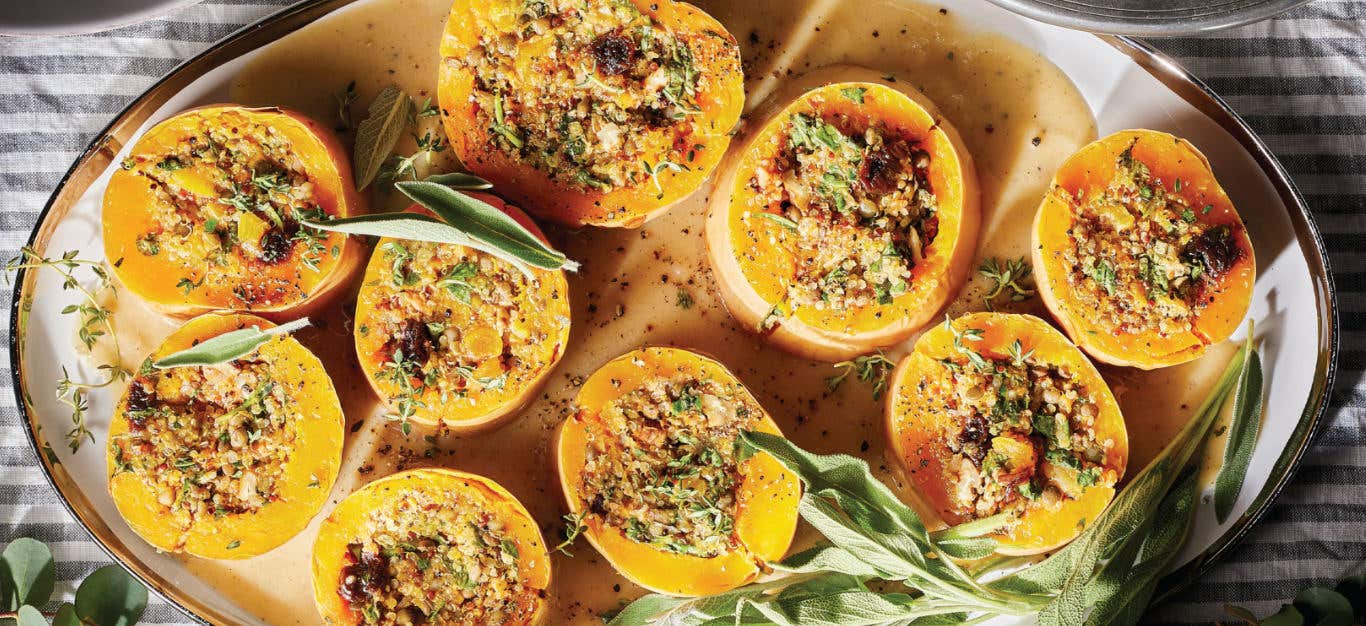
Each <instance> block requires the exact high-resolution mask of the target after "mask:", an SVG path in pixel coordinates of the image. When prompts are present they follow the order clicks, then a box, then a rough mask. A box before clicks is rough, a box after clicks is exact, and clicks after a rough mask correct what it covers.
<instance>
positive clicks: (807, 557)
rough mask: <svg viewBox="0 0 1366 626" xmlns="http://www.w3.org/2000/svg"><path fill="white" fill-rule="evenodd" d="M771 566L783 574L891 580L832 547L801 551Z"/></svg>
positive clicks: (889, 575) (888, 575) (846, 552)
mask: <svg viewBox="0 0 1366 626" xmlns="http://www.w3.org/2000/svg"><path fill="white" fill-rule="evenodd" d="M772 565H773V569H776V570H779V571H784V572H794V573H805V572H838V573H842V574H849V575H851V576H858V577H862V578H882V579H890V578H892V575H891V574H889V573H887V572H884V571H882V570H879V569H877V568H876V567H873V566H871V565H869V564H867V563H865V562H864V561H862V560H860V559H859V558H858V557H855V556H854V555H852V554H850V553H849V551H848V550H845V549H844V548H840V547H838V546H832V545H820V546H816V547H813V548H810V549H807V550H803V551H801V552H798V553H796V554H793V555H792V556H789V557H787V558H785V559H783V560H782V561H780V562H778V563H773V564H772Z"/></svg>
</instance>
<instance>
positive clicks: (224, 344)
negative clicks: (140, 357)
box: [151, 317, 309, 370]
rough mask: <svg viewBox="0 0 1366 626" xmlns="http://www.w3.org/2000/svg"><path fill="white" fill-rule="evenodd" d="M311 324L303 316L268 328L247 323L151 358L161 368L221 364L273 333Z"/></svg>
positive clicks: (269, 337) (153, 364) (248, 349)
mask: <svg viewBox="0 0 1366 626" xmlns="http://www.w3.org/2000/svg"><path fill="white" fill-rule="evenodd" d="M308 325H309V321H308V318H307V317H304V318H300V319H297V320H294V321H292V322H288V323H285V324H281V325H279V326H275V327H273V328H267V329H266V330H261V329H260V328H257V327H255V326H248V327H247V328H242V329H238V330H234V331H229V332H226V333H223V334H221V335H218V336H217V337H211V338H209V339H205V340H204V341H201V342H199V343H198V344H196V345H194V346H192V347H189V348H186V349H184V350H181V351H179V352H175V353H172V354H168V355H166V356H164V357H161V358H160V359H157V360H155V361H152V364H151V365H152V367H153V368H156V369H159V370H164V369H170V368H172V367H186V366H190V365H221V364H223V363H228V362H230V361H235V360H237V359H240V358H242V357H244V356H246V355H248V354H251V353H252V352H255V351H256V349H257V348H259V347H261V346H262V345H264V344H265V343H266V342H267V341H270V339H271V337H275V336H276V335H286V334H289V333H292V332H294V331H296V330H299V329H300V328H303V327H305V326H308Z"/></svg>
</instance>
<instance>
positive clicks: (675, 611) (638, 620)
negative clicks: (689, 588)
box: [607, 574, 864, 626]
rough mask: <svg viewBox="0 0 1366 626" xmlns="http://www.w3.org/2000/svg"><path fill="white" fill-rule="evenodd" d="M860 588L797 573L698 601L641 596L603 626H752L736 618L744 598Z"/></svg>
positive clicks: (853, 581)
mask: <svg viewBox="0 0 1366 626" xmlns="http://www.w3.org/2000/svg"><path fill="white" fill-rule="evenodd" d="M863 588H864V587H863V583H862V582H861V581H860V580H859V579H857V578H855V577H853V576H849V575H846V574H798V575H794V576H789V577H786V578H781V579H777V580H771V581H765V582H762V583H753V584H749V585H745V586H743V587H738V588H736V589H732V590H730V591H726V592H722V593H719V594H716V595H712V596H702V597H698V598H678V597H674V596H668V595H664V594H658V593H655V594H649V595H646V596H642V597H641V598H639V599H637V600H636V601H634V602H632V603H631V604H629V605H627V606H626V607H625V608H623V609H622V610H621V611H619V612H617V614H616V615H614V616H613V617H612V619H611V620H609V621H608V622H607V626H647V625H649V624H671V625H673V626H694V625H702V624H707V625H710V624H721V623H724V624H736V623H740V624H746V623H755V622H749V621H745V620H743V619H740V618H741V617H742V613H743V612H744V608H743V607H744V606H745V604H746V600H747V599H751V598H761V597H764V596H769V595H774V594H775V592H778V593H779V594H781V593H787V594H795V595H802V594H817V593H838V592H841V591H846V590H851V589H859V590H861V589H863ZM780 590H781V591H780ZM757 623H767V622H766V621H759V622H757Z"/></svg>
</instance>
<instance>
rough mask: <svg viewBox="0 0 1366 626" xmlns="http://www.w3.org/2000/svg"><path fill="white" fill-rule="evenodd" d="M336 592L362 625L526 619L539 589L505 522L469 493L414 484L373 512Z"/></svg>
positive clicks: (350, 550)
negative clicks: (523, 569) (436, 493)
mask: <svg viewBox="0 0 1366 626" xmlns="http://www.w3.org/2000/svg"><path fill="white" fill-rule="evenodd" d="M364 524H365V525H364V527H363V531H362V533H361V536H359V537H356V538H355V540H354V541H353V542H351V543H350V544H348V545H347V555H346V556H345V557H344V558H345V559H346V560H345V563H346V565H344V566H343V567H342V570H341V573H340V576H339V580H338V581H337V593H338V594H339V595H340V596H341V598H342V600H344V601H345V602H346V603H347V605H348V606H349V607H350V608H351V609H352V610H355V611H357V612H358V613H359V614H360V616H361V618H362V620H361V623H364V624H385V625H389V624H489V625H498V624H524V623H528V622H529V621H530V619H531V617H532V615H533V614H534V612H535V607H536V599H537V597H538V595H539V593H540V592H539V591H538V590H536V589H534V588H532V587H530V586H529V585H528V584H527V583H526V582H525V581H524V580H522V575H521V573H520V570H519V568H518V560H519V559H520V558H521V554H519V550H518V548H517V542H516V541H515V540H514V539H513V538H512V537H511V536H510V535H509V534H508V533H507V532H506V530H505V522H504V520H502V519H500V518H498V517H496V516H494V515H493V514H491V513H489V512H488V510H487V508H486V505H485V503H484V502H483V501H481V500H479V499H477V498H474V497H471V496H470V495H468V494H464V493H453V494H451V495H450V497H446V496H443V497H442V498H434V497H433V496H432V495H431V494H429V493H426V492H423V491H418V490H410V491H407V492H404V493H402V494H399V495H398V496H397V497H394V498H390V499H388V500H387V501H386V502H385V504H384V505H382V506H381V507H379V508H377V509H375V510H373V511H371V512H370V513H369V515H368V517H367V518H366V520H365V522H364Z"/></svg>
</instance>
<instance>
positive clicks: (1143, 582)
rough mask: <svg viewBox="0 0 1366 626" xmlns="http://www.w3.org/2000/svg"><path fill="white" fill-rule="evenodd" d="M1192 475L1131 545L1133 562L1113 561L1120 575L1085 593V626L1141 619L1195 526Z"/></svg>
mask: <svg viewBox="0 0 1366 626" xmlns="http://www.w3.org/2000/svg"><path fill="white" fill-rule="evenodd" d="M1196 476H1197V471H1195V468H1193V469H1192V470H1191V471H1187V472H1186V473H1185V474H1184V478H1182V479H1181V480H1180V481H1179V482H1177V484H1176V486H1175V487H1173V488H1172V490H1171V491H1169V492H1168V493H1167V495H1166V497H1165V498H1163V499H1162V503H1161V504H1159V505H1158V507H1157V510H1156V513H1155V514H1154V515H1153V516H1152V520H1153V523H1152V526H1151V530H1150V531H1149V532H1148V533H1147V536H1146V537H1144V538H1143V540H1142V542H1141V543H1139V542H1135V543H1136V544H1138V545H1140V546H1141V547H1140V549H1139V550H1137V555H1136V557H1137V558H1136V560H1135V559H1134V558H1129V559H1117V561H1118V563H1119V567H1120V568H1121V569H1122V571H1123V575H1122V576H1119V577H1117V579H1116V580H1115V581H1114V584H1113V585H1111V586H1110V587H1109V589H1107V590H1106V592H1105V593H1103V594H1101V593H1096V591H1097V590H1095V589H1091V590H1089V593H1088V594H1087V596H1088V598H1089V599H1090V600H1091V602H1092V603H1093V606H1094V607H1095V608H1094V609H1093V610H1092V611H1091V615H1090V617H1088V618H1087V620H1086V624H1087V626H1106V625H1111V624H1113V625H1115V626H1133V625H1134V624H1137V623H1138V622H1139V620H1141V619H1142V618H1143V614H1144V612H1145V611H1146V610H1147V608H1148V602H1149V601H1150V600H1151V599H1152V595H1153V591H1154V590H1155V589H1156V588H1157V581H1158V579H1159V578H1161V575H1162V573H1163V572H1165V571H1166V570H1167V568H1168V567H1169V566H1170V565H1171V562H1172V560H1174V559H1175V558H1176V555H1177V553H1178V552H1180V550H1181V546H1182V545H1185V543H1186V537H1188V536H1189V535H1190V529H1191V526H1192V525H1194V523H1195V503H1196V496H1197V491H1198V490H1197V486H1198V485H1197V482H1196ZM1107 565H1109V564H1107ZM1107 569H1109V568H1108V567H1107Z"/></svg>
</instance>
